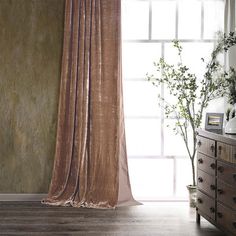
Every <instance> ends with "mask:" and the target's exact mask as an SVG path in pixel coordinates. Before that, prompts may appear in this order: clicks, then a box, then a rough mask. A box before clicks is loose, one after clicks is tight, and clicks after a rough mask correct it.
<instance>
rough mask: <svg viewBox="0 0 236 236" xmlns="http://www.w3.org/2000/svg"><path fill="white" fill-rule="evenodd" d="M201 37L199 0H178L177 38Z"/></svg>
mask: <svg viewBox="0 0 236 236" xmlns="http://www.w3.org/2000/svg"><path fill="white" fill-rule="evenodd" d="M200 37H201V2H200V1H194V0H182V1H179V38H180V39H199V38H200Z"/></svg>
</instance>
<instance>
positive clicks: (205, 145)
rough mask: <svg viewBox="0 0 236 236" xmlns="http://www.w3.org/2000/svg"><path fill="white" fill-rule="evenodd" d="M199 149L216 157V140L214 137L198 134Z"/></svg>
mask: <svg viewBox="0 0 236 236" xmlns="http://www.w3.org/2000/svg"><path fill="white" fill-rule="evenodd" d="M197 139H198V140H197V150H198V152H201V153H203V154H206V155H208V156H211V157H215V146H216V145H215V144H216V142H215V141H214V140H212V139H208V138H203V137H201V136H198V138H197Z"/></svg>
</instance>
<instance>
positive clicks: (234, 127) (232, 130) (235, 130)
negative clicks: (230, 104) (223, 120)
mask: <svg viewBox="0 0 236 236" xmlns="http://www.w3.org/2000/svg"><path fill="white" fill-rule="evenodd" d="M233 110H234V111H235V112H236V104H234V108H233ZM225 133H226V134H236V116H235V117H234V118H232V119H230V120H229V121H228V123H227V124H226V126H225Z"/></svg>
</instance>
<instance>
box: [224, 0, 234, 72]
mask: <svg viewBox="0 0 236 236" xmlns="http://www.w3.org/2000/svg"><path fill="white" fill-rule="evenodd" d="M235 7H236V4H235V0H225V25H224V28H225V33H226V34H228V33H229V32H232V31H235V12H236V11H235ZM226 66H227V67H228V66H232V67H234V68H236V46H234V47H233V48H231V49H230V50H229V53H228V55H227V57H226Z"/></svg>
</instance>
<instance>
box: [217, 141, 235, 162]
mask: <svg viewBox="0 0 236 236" xmlns="http://www.w3.org/2000/svg"><path fill="white" fill-rule="evenodd" d="M217 158H218V159H219V160H224V161H227V162H230V163H236V147H235V146H231V145H228V144H226V143H221V142H217Z"/></svg>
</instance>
